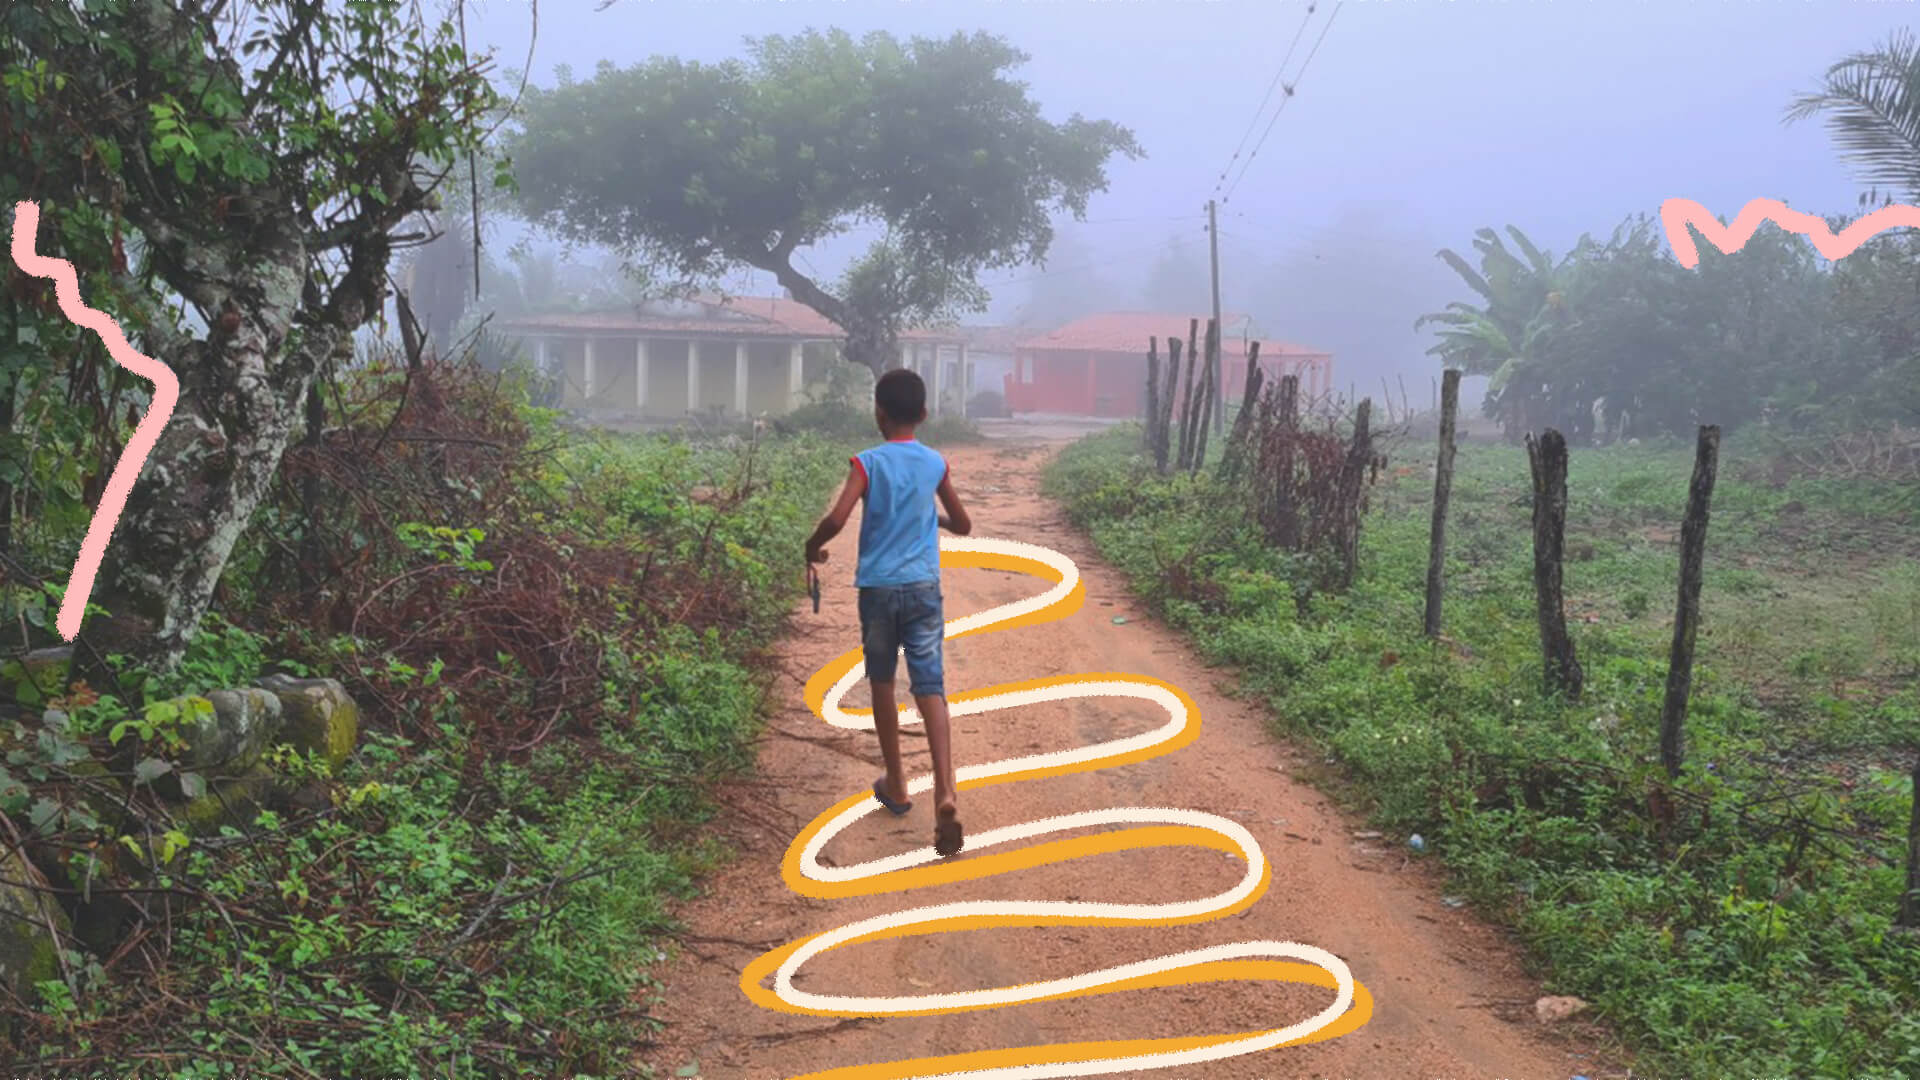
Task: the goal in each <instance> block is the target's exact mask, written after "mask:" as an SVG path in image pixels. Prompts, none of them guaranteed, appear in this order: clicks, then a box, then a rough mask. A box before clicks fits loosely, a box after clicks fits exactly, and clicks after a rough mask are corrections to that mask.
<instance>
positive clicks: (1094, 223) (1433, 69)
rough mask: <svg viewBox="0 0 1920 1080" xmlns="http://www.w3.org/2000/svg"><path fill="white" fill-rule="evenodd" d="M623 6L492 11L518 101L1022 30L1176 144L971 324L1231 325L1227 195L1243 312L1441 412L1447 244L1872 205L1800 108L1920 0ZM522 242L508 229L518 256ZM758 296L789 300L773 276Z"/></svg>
mask: <svg viewBox="0 0 1920 1080" xmlns="http://www.w3.org/2000/svg"><path fill="white" fill-rule="evenodd" d="M598 7H599V4H598V3H596V2H591V0H568V2H559V0H548V2H546V3H543V4H539V5H538V6H537V8H536V7H535V5H533V4H532V3H530V2H528V0H490V2H488V3H485V4H484V5H483V6H480V7H477V8H474V9H472V11H471V14H470V16H469V23H468V30H469V33H470V34H471V35H472V37H473V39H474V44H475V45H476V46H489V47H492V48H494V49H495V50H497V56H498V62H499V64H500V66H501V68H502V72H501V74H502V78H503V79H504V80H505V81H507V82H509V83H510V84H511V83H513V82H517V80H518V77H519V73H520V68H521V66H522V65H523V64H525V63H526V62H527V57H528V51H529V47H530V46H531V67H530V77H531V79H532V81H533V82H534V83H535V84H537V85H552V84H553V82H554V78H555V70H556V68H557V67H558V66H560V65H568V66H571V68H572V69H573V70H574V71H576V72H577V73H579V74H580V75H581V76H583V77H584V76H586V75H588V74H590V73H591V72H592V70H593V68H594V66H595V65H596V64H597V63H599V62H601V61H612V62H613V63H615V64H617V65H623V66H624V65H628V64H633V63H636V62H640V61H643V60H645V59H647V58H648V57H650V56H653V55H656V54H674V55H678V56H682V57H686V58H694V59H700V60H708V61H711V60H719V59H723V58H727V57H730V56H736V55H739V54H740V53H741V51H742V39H743V37H744V36H745V35H749V34H753V35H760V34H783V33H791V32H795V31H799V30H803V29H806V28H809V27H815V28H822V29H824V28H828V27H838V28H844V29H846V30H849V31H851V32H854V33H856V34H858V33H862V32H865V31H869V30H886V31H890V32H892V33H894V34H896V35H902V36H907V35H922V34H925V35H933V34H946V33H951V32H953V31H956V30H968V31H971V30H986V31H989V32H992V33H996V34H999V35H1002V36H1004V37H1005V38H1007V39H1009V40H1010V41H1012V42H1013V43H1014V44H1015V45H1017V46H1018V47H1020V48H1021V49H1023V50H1024V51H1026V52H1027V53H1029V54H1030V55H1031V57H1032V59H1031V62H1030V63H1029V64H1028V65H1027V66H1026V68H1025V69H1024V72H1023V75H1024V77H1025V78H1026V80H1027V81H1028V83H1029V84H1030V86H1031V88H1032V92H1033V94H1034V96H1035V98H1036V99H1037V100H1038V101H1039V102H1040V103H1041V105H1042V107H1043V109H1044V110H1045V112H1046V114H1047V115H1048V116H1049V118H1052V119H1061V118H1064V117H1066V116H1067V115H1069V114H1071V113H1074V112H1081V113H1085V114H1087V115H1088V116H1091V117H1096V118H1104V119H1111V120H1113V121H1115V122H1117V123H1120V124H1122V125H1125V126H1127V127H1128V128H1130V129H1131V130H1132V131H1133V132H1134V134H1135V135H1136V136H1137V138H1138V140H1139V142H1140V144H1141V146H1142V148H1143V149H1144V150H1145V153H1146V156H1145V157H1144V158H1143V159H1141V160H1138V161H1125V160H1116V161H1114V162H1112V163H1111V164H1110V165H1109V176H1110V185H1109V188H1108V190H1107V191H1106V192H1105V193H1103V194H1101V195H1098V196H1096V197H1095V199H1094V201H1093V203H1092V205H1091V206H1090V207H1089V209H1088V212H1087V220H1086V221H1085V222H1084V223H1073V222H1070V221H1062V222H1061V223H1060V225H1059V229H1060V233H1059V238H1058V240H1057V242H1056V245H1055V249H1054V251H1053V253H1052V255H1051V256H1050V257H1049V259H1048V262H1047V265H1046V266H1044V267H1037V266H1036V267H1026V268H1021V269H1018V270H1012V271H1007V272H1003V273H997V274H992V275H988V276H987V277H985V278H984V279H983V281H984V283H986V284H987V285H989V286H990V287H991V289H992V295H993V302H992V307H991V310H989V311H988V312H986V313H985V314H984V315H982V316H979V317H977V318H976V319H974V320H971V321H976V322H981V323H1000V324H1031V325H1045V324H1048V323H1050V322H1051V323H1057V322H1059V321H1060V320H1063V319H1069V318H1072V317H1075V316H1077V315H1080V314H1085V313H1090V312H1095V311H1103V310H1117V309H1134V310H1139V309H1150V310H1181V311H1186V310H1191V311H1193V312H1194V313H1196V314H1200V313H1204V311H1205V306H1206V304H1207V302H1208V296H1207V291H1208V281H1207V255H1208V252H1207V235H1206V233H1205V231H1204V223H1205V214H1204V207H1205V204H1206V202H1207V201H1208V200H1209V199H1210V198H1216V199H1222V200H1223V202H1222V204H1221V210H1220V215H1221V216H1220V251H1219V258H1220V273H1221V281H1220V288H1221V303H1222V306H1223V308H1224V309H1226V310H1230V311H1244V312H1247V313H1249V314H1251V315H1253V316H1254V317H1255V319H1256V321H1257V322H1258V324H1259V326H1260V328H1261V330H1262V331H1263V332H1264V333H1265V334H1267V335H1269V336H1271V337H1272V338H1274V339H1277V340H1283V341H1290V342H1296V343H1301V344H1307V345H1313V346H1318V347H1320V348H1323V349H1327V350H1330V351H1331V352H1332V353H1333V354H1334V356H1335V365H1336V370H1337V373H1338V374H1337V381H1338V382H1339V383H1340V384H1341V385H1342V388H1344V387H1345V385H1347V384H1348V383H1353V384H1356V385H1357V386H1358V387H1359V388H1360V389H1361V392H1363V393H1365V392H1368V391H1369V390H1370V389H1377V388H1378V385H1379V382H1380V380H1381V379H1383V378H1386V379H1394V378H1402V377H1404V378H1406V379H1407V381H1408V383H1409V386H1410V387H1411V386H1414V385H1417V386H1418V387H1419V388H1420V389H1419V391H1418V393H1417V394H1415V396H1416V398H1424V397H1425V395H1426V393H1427V389H1426V388H1427V387H1428V385H1429V378H1430V377H1431V376H1432V375H1433V374H1434V373H1435V372H1436V371H1437V369H1438V362H1437V361H1435V360H1434V359H1433V358H1431V357H1429V356H1426V355H1425V350H1426V349H1427V347H1428V345H1429V344H1431V341H1432V338H1431V334H1430V333H1428V332H1425V331H1423V332H1419V333H1416V332H1415V331H1414V330H1413V322H1414V320H1415V318H1416V317H1418V316H1419V315H1421V314H1422V313H1425V312H1429V311H1433V310H1436V309H1437V308H1439V307H1441V306H1442V305H1443V304H1445V303H1446V302H1448V301H1450V300H1455V299H1468V298H1470V294H1469V293H1468V292H1467V290H1466V288H1465V286H1464V285H1463V284H1462V283H1461V281H1460V279H1459V278H1458V277H1457V276H1456V275H1455V274H1454V273H1453V272H1452V271H1450V270H1449V269H1448V268H1447V267H1446V266H1445V265H1444V264H1442V263H1441V262H1440V261H1439V260H1438V259H1437V258H1436V256H1435V252H1436V250H1437V249H1439V248H1441V247H1443V246H1444V247H1451V248H1454V249H1456V250H1459V251H1462V252H1463V253H1467V254H1468V255H1469V257H1471V244H1472V239H1473V234H1474V232H1475V230H1477V229H1480V228H1483V227H1488V226H1493V227H1496V228H1503V227H1505V226H1506V225H1509V224H1511V225H1517V226H1519V227H1520V228H1521V229H1523V230H1525V232H1526V233H1527V234H1528V235H1529V236H1531V237H1532V238H1533V240H1534V241H1535V242H1536V243H1538V244H1539V245H1540V246H1542V247H1544V248H1547V249H1549V250H1551V251H1552V252H1553V253H1554V254H1556V255H1558V254H1560V253H1562V252H1564V251H1565V250H1566V249H1567V248H1568V247H1569V246H1570V245H1572V244H1573V243H1574V242H1575V241H1576V240H1577V239H1578V238H1579V236H1580V235H1581V234H1582V233H1588V232H1591V233H1593V234H1595V235H1596V236H1600V237H1604V236H1605V235H1606V234H1607V233H1608V232H1610V231H1611V229H1612V228H1613V227H1614V226H1615V225H1617V224H1618V223H1619V222H1620V221H1621V220H1622V219H1623V218H1625V217H1627V216H1628V215H1630V214H1636V213H1645V214H1654V213H1657V211H1658V208H1659V205H1660V203H1661V202H1662V201H1663V200H1665V199H1667V198H1670V197H1675V196H1681V197H1687V198H1691V199H1695V200H1697V201H1699V202H1701V203H1702V204H1703V205H1705V206H1707V207H1709V208H1710V209H1713V210H1714V211H1715V212H1717V213H1720V214H1723V215H1727V216H1730V215H1731V214H1732V213H1733V212H1735V211H1736V210H1738V209H1739V208H1740V206H1741V205H1743V204H1744V203H1745V202H1746V201H1747V200H1749V199H1752V198H1755V197H1761V196H1766V197H1773V198H1779V199H1782V200H1784V201H1786V202H1787V203H1788V204H1789V205H1791V206H1793V207H1795V208H1797V209H1805V210H1811V211H1814V212H1817V213H1840V212H1852V211H1854V210H1855V208H1856V205H1857V199H1858V197H1859V195H1860V193H1861V190H1862V188H1861V185H1860V184H1859V183H1858V182H1857V180H1856V179H1855V178H1854V177H1853V176H1851V175H1849V174H1848V172H1847V171H1846V169H1845V167H1844V166H1843V165H1842V163H1841V162H1840V160H1839V158H1838V156H1837V155H1836V153H1835V152H1834V148H1833V146H1832V143H1831V139H1830V136H1829V134H1828V132H1827V130H1826V128H1825V126H1824V125H1823V124H1821V123H1819V122H1805V123H1799V124H1794V125H1791V126H1788V125H1785V124H1783V123H1782V115H1783V111H1784V109H1785V108H1786V106H1787V105H1788V103H1789V102H1790V101H1791V99H1792V97H1793V95H1794V94H1796V93H1797V92H1801V91H1804V90H1807V89H1809V88H1811V86H1812V85H1813V84H1814V82H1815V80H1817V79H1818V78H1819V76H1820V75H1821V73H1822V72H1823V71H1824V70H1825V69H1826V68H1827V66H1828V65H1829V64H1831V63H1832V62H1834V61H1835V60H1836V59H1838V58H1839V57H1841V56H1842V55H1844V54H1845V53H1847V52H1849V51H1852V50H1857V49H1862V48H1867V47H1869V46H1871V45H1873V44H1875V43H1877V42H1878V41H1879V40H1881V39H1883V38H1884V37H1885V35H1886V34H1887V32H1888V31H1889V30H1891V29H1893V28H1895V27H1898V26H1901V25H1904V24H1905V23H1906V22H1907V21H1908V19H1909V12H1910V8H1909V7H1907V6H1906V5H1897V4H1862V3H1846V2H1840V0H1833V2H1801V3H1785V2H1782V3H1718V4H1706V3H1633V4H1629V3H1606V4H1591V3H1589V4H1575V3H1560V4H1552V3H1504V2H1498V0H1479V2H1470V3H1467V2H1437V0H1424V2H1422V0H1377V2H1366V0H1352V2H1349V3H1345V4H1344V5H1336V4H1333V3H1320V4H1319V5H1318V6H1317V10H1316V11H1315V12H1314V13H1313V14H1312V15H1311V16H1309V13H1308V10H1307V5H1305V4H1302V3H1298V2H1292V0H1288V2H1280V0H1221V2H1212V3H1182V2H1175V0H1138V2H1067V0H1060V2H1039V0H1031V2H991V0H947V2H935V0H923V2H896V0H843V2H804V0H794V2H773V0H618V2H616V3H614V4H612V5H611V6H609V7H607V8H606V9H604V10H596V9H597V8H598ZM1336 7H1337V8H1338V11H1337V14H1336V13H1335V12H1334V9H1335V8H1336ZM536 11H537V20H536ZM1330 15H1332V16H1333V21H1332V24H1331V26H1330V27H1328V28H1327V29H1326V32H1325V36H1324V39H1320V44H1319V46H1318V48H1317V51H1313V50H1314V45H1315V41H1316V40H1317V39H1319V35H1320V33H1321V30H1322V28H1323V26H1325V25H1326V23H1327V20H1328V18H1329V16H1330ZM536 21H537V35H536V34H535V23H536ZM1303 27H1304V34H1303V33H1302V31H1303ZM1296 39H1298V40H1297V41H1296ZM1290 45H1292V46H1295V47H1294V48H1293V50H1292V53H1291V59H1290V62H1289V63H1288V64H1287V66H1286V67H1285V68H1284V69H1283V71H1282V74H1283V80H1284V81H1285V82H1288V83H1294V84H1295V93H1294V95H1293V96H1292V98H1291V99H1288V100H1287V101H1286V105H1285V108H1284V110H1283V111H1282V112H1281V113H1280V114H1279V115H1278V118H1277V120H1274V121H1273V122H1272V123H1271V126H1270V127H1269V119H1268V118H1269V116H1270V115H1271V110H1272V105H1269V107H1268V111H1267V112H1266V113H1258V112H1257V111H1256V109H1257V107H1258V106H1259V105H1260V104H1261V101H1262V98H1263V95H1265V94H1266V93H1267V91H1268V87H1269V86H1270V84H1271V83H1272V82H1273V80H1274V77H1275V72H1276V68H1277V67H1278V65H1279V64H1280V61H1281V58H1282V57H1283V56H1287V55H1288V53H1289V46H1290ZM1310 51H1312V61H1311V63H1310V64H1308V65H1305V66H1304V69H1303V62H1304V61H1305V60H1306V59H1307V57H1308V54H1309V52H1310ZM1283 97H1284V95H1283V94H1281V93H1275V95H1274V99H1275V101H1276V102H1277V101H1278V100H1280V99H1281V98H1283ZM1263 132H1265V137H1264V140H1262V133H1263ZM1256 143H1257V144H1258V146H1259V149H1258V153H1257V155H1255V156H1253V157H1251V158H1250V159H1249V158H1248V157H1247V153H1246V151H1243V152H1242V154H1241V157H1240V160H1239V161H1238V162H1237V163H1235V162H1234V160H1233V158H1234V152H1235V149H1236V147H1239V146H1245V147H1246V150H1247V151H1251V150H1252V149H1253V147H1254V145H1255V144H1256ZM1230 164H1231V165H1232V166H1233V168H1232V170H1231V171H1230V173H1229V175H1228V179H1227V180H1226V181H1224V182H1223V181H1222V179H1221V177H1222V174H1223V171H1225V170H1228V166H1229V165H1230ZM1243 167H1244V174H1243V173H1242V168H1243ZM514 237H515V231H514V230H512V229H506V230H504V231H503V232H502V233H498V234H495V238H494V240H493V241H491V242H492V243H495V244H496V245H498V244H502V243H505V242H511V240H512V239H513V238H514ZM869 238H870V234H861V233H855V234H852V235H849V236H845V237H842V238H839V240H838V241H837V242H835V243H833V244H829V245H824V246H822V247H821V248H819V249H815V250H809V251H806V252H805V253H804V256H805V258H806V259H807V260H808V265H809V266H810V267H811V268H813V269H815V270H817V271H819V272H821V273H822V274H823V275H826V276H829V277H831V276H833V275H835V274H837V273H838V271H839V270H840V269H841V268H842V267H843V266H844V265H845V264H846V261H847V260H848V259H849V258H850V257H851V256H853V255H855V254H857V253H858V252H860V251H861V250H863V249H864V248H865V246H866V244H867V242H868V240H869ZM729 287H730V288H733V289H735V290H737V291H739V292H741V293H763V294H765V293H773V292H777V287H776V286H774V285H773V283H772V282H771V281H770V280H767V279H764V278H759V279H757V278H756V277H755V276H754V275H751V274H744V275H741V277H740V278H739V279H738V280H737V282H730V283H729ZM1417 403H1423V402H1417Z"/></svg>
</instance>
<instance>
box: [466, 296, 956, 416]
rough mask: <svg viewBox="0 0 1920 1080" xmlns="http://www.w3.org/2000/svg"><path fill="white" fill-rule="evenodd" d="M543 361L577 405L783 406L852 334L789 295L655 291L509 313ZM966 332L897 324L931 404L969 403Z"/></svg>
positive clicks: (648, 412) (904, 357)
mask: <svg viewBox="0 0 1920 1080" xmlns="http://www.w3.org/2000/svg"><path fill="white" fill-rule="evenodd" d="M502 331H503V332H504V333H505V334H506V335H507V336H509V337H513V338H517V339H518V340H519V341H520V342H521V343H522V344H523V345H524V346H525V347H526V349H527V350H528V352H530V353H531V354H532V356H533V359H534V363H535V365H536V366H537V367H538V368H539V369H540V370H542V371H551V372H555V373H557V374H558V375H559V376H560V380H561V404H562V405H564V406H565V407H567V408H570V409H573V410H576V411H578V412H581V413H586V414H590V415H595V416H600V417H606V418H624V419H642V420H671V419H677V418H680V417H683V416H685V415H687V414H688V413H699V412H709V411H712V410H715V409H718V410H721V411H722V412H726V413H730V414H734V415H741V416H746V415H758V414H762V413H772V414H780V413H786V412H789V411H791V410H793V409H794V408H795V407H797V406H799V405H801V404H804V403H805V400H806V399H805V394H804V390H805V388H806V387H807V386H808V385H809V384H811V383H813V382H814V381H815V380H817V379H819V378H821V377H822V376H823V375H824V374H825V372H826V370H827V366H828V365H830V364H836V363H841V362H843V361H842V360H841V359H840V344H841V342H842V341H843V340H845V337H846V334H845V333H844V332H843V331H842V330H841V329H840V328H839V327H838V326H836V325H834V323H833V322H831V321H830V320H828V319H827V318H826V317H825V316H823V315H821V314H819V313H818V312H816V311H814V310H813V309H812V308H809V307H807V306H806V305H805V304H802V303H800V302H799V301H797V300H792V299H788V298H785V297H719V296H701V297H695V298H692V299H684V300H681V299H673V300H651V301H647V302H645V303H642V304H639V305H636V306H635V307H633V308H632V309H629V310H626V311H616V312H578V313H562V314H550V315H527V316H522V317H519V318H515V319H509V320H503V322H502ZM968 364H969V361H968V357H967V343H966V338H965V337H964V336H962V335H961V334H959V333H958V332H953V331H939V330H909V331H906V332H904V333H902V334H901V335H900V361H899V364H898V366H902V367H911V368H912V369H913V370H915V371H917V372H919V373H920V375H921V377H922V378H924V379H926V380H927V397H928V402H927V409H928V411H929V412H931V413H934V414H935V415H938V414H940V413H943V412H952V413H958V414H962V415H964V410H965V408H966V396H967V395H966V392H965V388H966V385H967V378H968Z"/></svg>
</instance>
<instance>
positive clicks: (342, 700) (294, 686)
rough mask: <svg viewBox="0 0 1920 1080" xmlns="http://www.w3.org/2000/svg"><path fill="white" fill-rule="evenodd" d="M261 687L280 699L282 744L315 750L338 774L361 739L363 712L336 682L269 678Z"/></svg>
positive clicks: (286, 677)
mask: <svg viewBox="0 0 1920 1080" xmlns="http://www.w3.org/2000/svg"><path fill="white" fill-rule="evenodd" d="M256 685H257V686H259V687H261V688H262V689H265V690H267V691H269V692H271V693H273V694H274V695H275V696H277V697H278V698H279V699H280V711H281V717H282V724H281V729H280V741H281V742H283V743H286V744H287V745H288V746H291V747H293V748H295V749H297V750H311V751H313V752H314V753H315V754H318V755H320V756H321V757H323V758H325V759H326V762H327V765H328V767H329V768H331V769H332V770H333V771H334V772H335V773H336V774H337V773H338V772H339V771H340V767H341V766H342V765H345V764H346V762H347V756H348V755H349V754H351V753H353V748H354V745H355V744H356V743H358V741H359V739H360V708H359V706H357V705H355V704H354V701H353V699H352V698H351V697H348V696H347V691H346V688H345V687H343V686H341V685H340V684H339V682H337V681H335V680H333V679H296V678H294V677H293V676H291V675H269V676H267V677H266V678H264V679H261V680H260V681H259V682H258V683H257V684H256Z"/></svg>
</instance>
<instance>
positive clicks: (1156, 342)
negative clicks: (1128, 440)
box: [1141, 338, 1160, 454]
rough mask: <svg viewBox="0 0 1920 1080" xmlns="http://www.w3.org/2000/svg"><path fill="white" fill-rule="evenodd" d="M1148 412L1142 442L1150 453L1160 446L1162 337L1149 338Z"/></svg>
mask: <svg viewBox="0 0 1920 1080" xmlns="http://www.w3.org/2000/svg"><path fill="white" fill-rule="evenodd" d="M1146 404H1147V412H1146V423H1145V424H1144V425H1142V428H1143V430H1142V431H1141V440H1142V444H1143V445H1144V446H1145V447H1146V452H1147V453H1149V454H1152V453H1155V452H1156V451H1157V450H1158V448H1159V446H1160V433H1159V430H1158V428H1159V423H1160V339H1159V338H1148V339H1147V397H1146Z"/></svg>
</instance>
